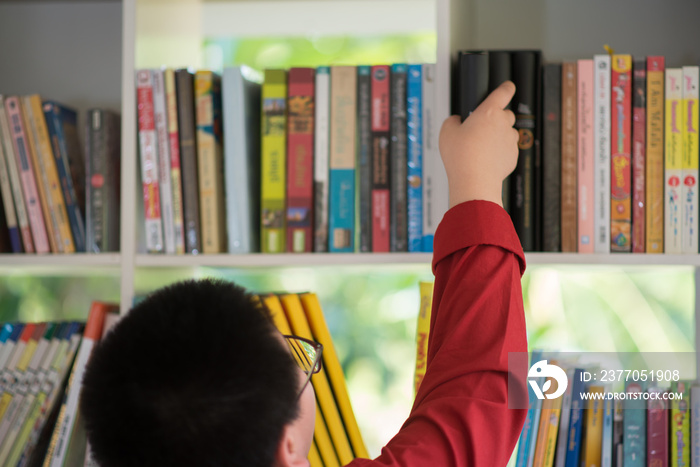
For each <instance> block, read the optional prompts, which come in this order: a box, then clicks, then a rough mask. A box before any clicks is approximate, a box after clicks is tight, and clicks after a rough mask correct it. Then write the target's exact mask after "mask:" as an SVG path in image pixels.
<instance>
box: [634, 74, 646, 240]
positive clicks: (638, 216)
mask: <svg viewBox="0 0 700 467" xmlns="http://www.w3.org/2000/svg"><path fill="white" fill-rule="evenodd" d="M646 65H647V64H646V60H639V61H636V62H634V72H633V76H634V78H633V88H634V97H633V98H632V180H633V183H632V252H633V253H644V252H645V251H646V184H645V180H646V144H647V143H646V130H647V110H646V106H647V99H646V95H647V71H646Z"/></svg>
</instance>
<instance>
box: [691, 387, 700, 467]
mask: <svg viewBox="0 0 700 467" xmlns="http://www.w3.org/2000/svg"><path fill="white" fill-rule="evenodd" d="M690 404H691V405H690V435H691V439H690V466H691V467H700V386H696V385H694V386H692V387H691V388H690Z"/></svg>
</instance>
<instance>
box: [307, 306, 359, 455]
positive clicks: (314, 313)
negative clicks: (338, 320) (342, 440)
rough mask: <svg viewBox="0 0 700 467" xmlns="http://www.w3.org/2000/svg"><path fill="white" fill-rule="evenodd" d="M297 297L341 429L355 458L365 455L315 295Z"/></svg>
mask: <svg viewBox="0 0 700 467" xmlns="http://www.w3.org/2000/svg"><path fill="white" fill-rule="evenodd" d="M300 298H301V303H302V304H303V305H304V312H305V313H306V319H307V320H308V322H309V326H310V327H311V332H312V333H313V336H314V339H315V340H316V341H317V342H320V343H321V344H323V367H324V370H325V372H326V374H327V375H328V378H329V379H330V382H331V385H332V386H333V394H335V400H336V403H337V404H338V409H339V410H340V414H341V415H342V417H343V423H344V424H345V430H346V431H347V434H348V438H349V439H350V444H351V445H352V449H353V451H354V453H355V457H362V458H369V452H367V448H366V447H365V443H364V441H363V440H362V434H361V433H360V428H359V426H358V425H357V420H356V418H355V413H354V412H353V410H352V404H351V403H350V396H349V395H348V390H347V384H346V381H345V375H344V374H343V368H342V367H341V366H340V359H339V358H338V354H337V353H336V351H335V346H334V345H333V337H332V336H331V333H330V331H329V330H328V326H327V325H326V319H325V318H324V316H323V310H322V309H321V304H320V302H319V301H318V297H317V296H316V294H314V293H305V294H301V295H300Z"/></svg>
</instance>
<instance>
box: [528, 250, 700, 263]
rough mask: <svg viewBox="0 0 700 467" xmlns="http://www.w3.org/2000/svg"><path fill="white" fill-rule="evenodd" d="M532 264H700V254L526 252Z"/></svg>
mask: <svg viewBox="0 0 700 467" xmlns="http://www.w3.org/2000/svg"><path fill="white" fill-rule="evenodd" d="M525 261H526V262H527V265H528V266H531V265H572V266H573V265H575V266H580V265H593V266H595V265H599V266H700V255H666V254H646V253H632V254H630V253H622V254H619V253H611V254H600V253H596V254H584V253H526V254H525Z"/></svg>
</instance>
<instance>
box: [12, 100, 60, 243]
mask: <svg viewBox="0 0 700 467" xmlns="http://www.w3.org/2000/svg"><path fill="white" fill-rule="evenodd" d="M5 111H6V112H7V118H8V120H9V125H10V132H11V135H12V144H13V147H14V150H15V156H16V158H17V168H18V170H19V175H20V179H21V182H22V188H23V189H24V199H25V201H26V203H27V217H28V218H29V226H30V228H31V231H32V239H33V242H34V248H35V250H36V252H37V253H48V252H49V251H50V246H49V237H48V235H47V232H46V225H45V223H44V214H43V213H42V212H41V204H40V202H39V192H38V191H37V187H36V178H35V177H34V169H33V167H32V161H31V159H30V156H29V146H28V144H27V135H26V133H25V131H24V122H23V121H22V111H21V109H20V105H19V98H17V97H8V98H7V99H5Z"/></svg>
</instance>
